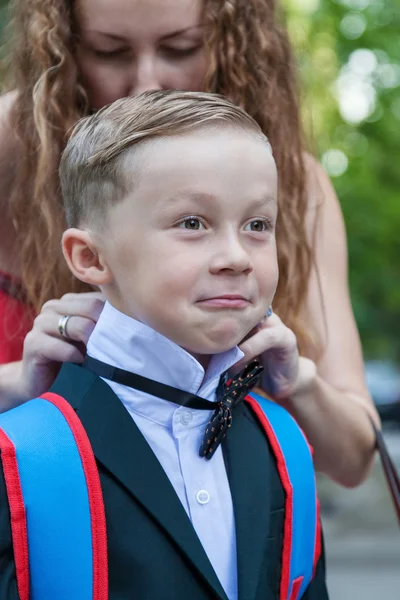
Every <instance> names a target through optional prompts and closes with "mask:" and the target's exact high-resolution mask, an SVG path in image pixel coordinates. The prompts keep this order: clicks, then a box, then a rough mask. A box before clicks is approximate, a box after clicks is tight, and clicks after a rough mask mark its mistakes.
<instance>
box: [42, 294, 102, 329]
mask: <svg viewBox="0 0 400 600" xmlns="http://www.w3.org/2000/svg"><path fill="white" fill-rule="evenodd" d="M104 302H105V299H104V296H103V295H102V294H101V293H100V292H88V293H86V294H66V295H65V296H63V297H62V298H61V299H60V300H49V301H48V302H46V303H45V304H44V305H43V307H42V311H41V314H46V313H54V314H57V315H58V316H59V317H61V316H64V315H68V316H77V317H86V318H88V319H91V320H92V321H94V322H95V323H96V322H97V321H98V318H99V316H100V314H101V312H102V310H103V308H104Z"/></svg>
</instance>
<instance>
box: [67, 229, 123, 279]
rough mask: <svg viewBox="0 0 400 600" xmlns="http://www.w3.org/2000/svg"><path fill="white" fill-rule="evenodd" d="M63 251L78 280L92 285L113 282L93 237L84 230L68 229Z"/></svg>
mask: <svg viewBox="0 0 400 600" xmlns="http://www.w3.org/2000/svg"><path fill="white" fill-rule="evenodd" d="M62 250H63V253H64V258H65V260H66V261H67V264H68V267H69V268H70V270H71V272H72V273H73V275H75V277H77V279H80V280H81V281H84V282H85V283H88V284H90V285H94V286H102V285H106V284H108V283H110V282H111V280H112V273H111V271H110V269H109V267H108V264H107V262H106V261H105V260H104V256H103V255H102V252H101V250H99V248H98V247H97V245H96V243H95V241H94V239H93V236H92V235H91V234H90V233H89V232H88V231H83V230H82V229H75V228H70V229H67V230H66V231H65V232H64V234H63V237H62Z"/></svg>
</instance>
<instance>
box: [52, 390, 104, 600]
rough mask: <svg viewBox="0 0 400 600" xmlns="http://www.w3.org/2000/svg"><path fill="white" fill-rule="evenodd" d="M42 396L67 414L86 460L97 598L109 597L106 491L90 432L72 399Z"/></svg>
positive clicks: (79, 448)
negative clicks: (78, 414) (104, 496)
mask: <svg viewBox="0 0 400 600" xmlns="http://www.w3.org/2000/svg"><path fill="white" fill-rule="evenodd" d="M41 398H43V399H45V400H48V401H49V402H51V403H52V404H54V406H56V407H57V408H58V409H59V410H60V411H61V413H62V414H63V415H64V417H65V419H66V421H67V423H68V425H69V427H70V429H71V431H72V434H73V436H74V438H75V441H76V444H77V447H78V451H79V454H80V457H81V460H82V465H83V470H84V473H85V477H86V484H87V488H88V496H89V507H90V516H91V526H92V540H93V600H108V556H107V530H106V517H105V512H104V501H103V493H102V490H101V485H100V477H99V473H98V470H97V465H96V460H95V458H94V455H93V450H92V447H91V444H90V441H89V438H88V436H87V433H86V431H85V429H84V427H83V425H82V423H81V421H80V419H79V417H78V416H77V415H76V413H75V411H74V409H73V408H72V406H71V405H70V404H68V402H67V401H66V400H65V399H64V398H63V397H62V396H59V395H58V394H53V393H51V392H48V393H46V394H43V395H42V396H41Z"/></svg>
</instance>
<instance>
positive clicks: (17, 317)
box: [0, 271, 34, 364]
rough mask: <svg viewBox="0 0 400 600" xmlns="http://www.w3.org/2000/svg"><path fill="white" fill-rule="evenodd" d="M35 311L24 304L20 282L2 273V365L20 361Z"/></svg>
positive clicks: (0, 307) (0, 347)
mask: <svg viewBox="0 0 400 600" xmlns="http://www.w3.org/2000/svg"><path fill="white" fill-rule="evenodd" d="M33 318H34V317H33V311H32V310H31V309H30V308H29V307H28V305H27V304H26V303H25V302H24V296H23V292H22V289H21V286H20V285H19V283H18V281H17V280H16V279H15V278H13V277H12V276H10V275H7V274H6V273H2V272H1V271H0V364H5V363H9V362H13V361H16V360H20V359H21V358H22V348H23V343H24V339H25V336H26V334H27V333H28V331H30V330H31V329H32V325H33Z"/></svg>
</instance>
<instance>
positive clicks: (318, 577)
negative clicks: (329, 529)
mask: <svg viewBox="0 0 400 600" xmlns="http://www.w3.org/2000/svg"><path fill="white" fill-rule="evenodd" d="M302 600H329V594H328V590H327V587H326V573H325V550H324V540H323V539H322V551H321V556H320V558H319V560H318V563H317V568H316V570H315V575H314V577H313V579H312V580H311V582H310V584H309V586H308V588H307V589H306V591H305V592H304V595H303V597H302Z"/></svg>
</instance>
